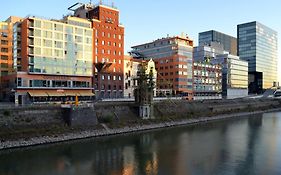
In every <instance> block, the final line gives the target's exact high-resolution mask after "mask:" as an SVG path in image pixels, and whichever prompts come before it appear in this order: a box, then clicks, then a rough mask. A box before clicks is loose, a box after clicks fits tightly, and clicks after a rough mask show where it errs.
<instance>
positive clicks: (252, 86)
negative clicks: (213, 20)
mask: <svg viewBox="0 0 281 175" xmlns="http://www.w3.org/2000/svg"><path fill="white" fill-rule="evenodd" d="M237 38H238V49H237V50H238V55H239V57H240V59H242V60H246V61H248V63H249V91H250V93H261V92H262V91H263V90H264V89H268V88H271V87H272V86H273V85H274V83H275V82H277V60H278V58H277V50H278V49H277V42H278V41H277V32H276V31H274V30H272V29H270V28H269V27H267V26H265V25H263V24H261V23H259V22H256V21H254V22H249V23H245V24H240V25H238V26H237Z"/></svg>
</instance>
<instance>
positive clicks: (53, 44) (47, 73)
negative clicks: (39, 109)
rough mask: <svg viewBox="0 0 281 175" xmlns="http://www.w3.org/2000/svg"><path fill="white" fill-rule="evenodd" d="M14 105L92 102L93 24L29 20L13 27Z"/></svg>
mask: <svg viewBox="0 0 281 175" xmlns="http://www.w3.org/2000/svg"><path fill="white" fill-rule="evenodd" d="M13 35H14V36H13V38H14V44H13V46H14V48H13V53H14V54H13V57H14V58H13V59H14V69H15V71H16V77H15V81H16V85H15V87H13V89H14V91H15V103H16V104H26V103H31V102H43V101H54V102H56V101H59V102H61V101H69V100H70V101H71V100H72V101H73V100H74V99H75V97H76V96H79V98H80V100H90V99H91V97H92V96H93V95H94V94H93V93H92V90H93V89H92V76H93V71H92V70H93V59H92V58H93V53H92V52H93V49H92V48H93V36H92V35H93V29H92V23H91V22H89V21H87V20H85V19H81V18H75V17H65V19H63V20H60V21H57V20H46V19H42V18H37V17H34V16H32V17H27V18H25V19H23V20H22V21H21V22H18V23H16V24H15V25H14V33H13Z"/></svg>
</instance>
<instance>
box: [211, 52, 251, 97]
mask: <svg viewBox="0 0 281 175" xmlns="http://www.w3.org/2000/svg"><path fill="white" fill-rule="evenodd" d="M213 63H215V64H220V65H221V66H222V96H223V98H227V99H233V98H242V97H246V96H248V62H247V61H244V60H241V59H239V57H238V56H235V55H230V54H218V55H216V58H215V59H214V60H213Z"/></svg>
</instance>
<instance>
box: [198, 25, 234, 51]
mask: <svg viewBox="0 0 281 175" xmlns="http://www.w3.org/2000/svg"><path fill="white" fill-rule="evenodd" d="M211 42H217V43H220V44H221V45H222V46H223V49H224V50H225V51H227V52H229V53H230V54H232V55H237V39H236V38H235V37H233V36H230V35H227V34H224V33H221V32H218V31H215V30H210V31H206V32H201V33H199V46H203V45H210V44H211Z"/></svg>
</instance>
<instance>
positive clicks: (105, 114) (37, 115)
mask: <svg viewBox="0 0 281 175" xmlns="http://www.w3.org/2000/svg"><path fill="white" fill-rule="evenodd" d="M273 108H281V100H274V99H249V100H237V99H236V100H213V101H193V102H188V101H185V100H166V101H161V102H155V103H154V111H153V112H154V116H155V118H156V119H178V118H193V117H208V116H213V115H217V114H228V113H235V112H251V111H256V110H266V109H273ZM64 114H65V112H64V111H63V109H62V108H61V107H60V106H51V107H48V106H42V107H40V106H34V107H17V108H6V109H0V132H1V130H2V131H3V130H5V129H10V130H11V129H18V128H29V129H30V128H48V127H50V128H52V127H54V126H56V127H64V126H67V122H66V121H65V120H64V117H63V116H64ZM102 118H111V120H112V121H113V122H114V121H123V122H126V121H135V120H138V119H139V118H138V107H137V106H136V105H135V104H134V103H130V102H126V103H125V102H107V103H97V104H95V105H94V107H80V108H72V109H71V113H70V120H71V121H70V122H71V126H79V127H81V126H82V127H83V126H87V127H93V128H95V126H96V125H97V124H98V123H99V121H100V122H103V121H102V120H100V119H102Z"/></svg>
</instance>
